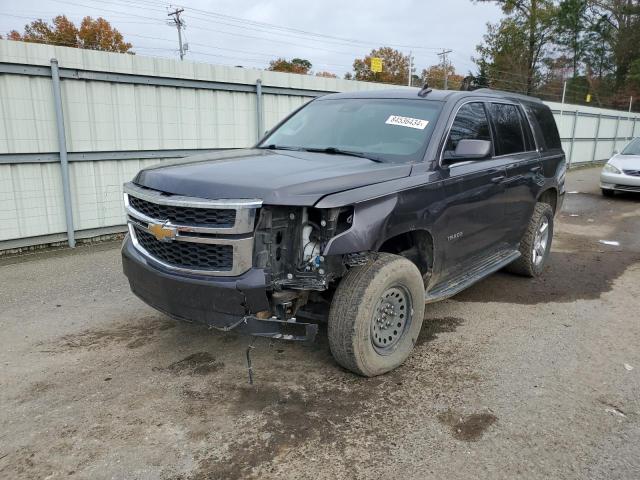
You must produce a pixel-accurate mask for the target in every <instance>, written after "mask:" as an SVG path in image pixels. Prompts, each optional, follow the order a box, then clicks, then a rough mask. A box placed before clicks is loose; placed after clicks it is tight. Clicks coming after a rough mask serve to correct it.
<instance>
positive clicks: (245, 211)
mask: <svg viewBox="0 0 640 480" xmlns="http://www.w3.org/2000/svg"><path fill="white" fill-rule="evenodd" d="M129 185H131V184H128V183H127V184H125V186H124V190H125V193H124V207H125V210H126V211H127V214H129V215H131V216H132V217H134V218H137V219H138V220H141V221H143V222H147V223H159V224H163V225H166V226H168V227H174V228H176V229H178V230H182V231H184V232H197V233H223V234H243V233H253V229H254V224H255V219H256V210H257V208H258V207H259V206H260V205H262V200H228V201H227V200H224V202H229V203H226V204H225V205H224V206H218V205H220V204H219V203H215V204H206V206H205V205H204V203H202V202H201V203H200V204H199V205H198V206H197V207H195V206H190V205H186V204H185V203H169V201H173V197H170V198H172V200H169V199H167V198H162V197H161V198H160V199H158V198H157V197H155V196H154V195H153V194H151V195H148V192H143V195H144V196H143V195H140V194H138V193H137V192H136V193H132V190H133V189H131V188H129V187H128V186H129ZM135 188H138V187H135ZM129 195H131V196H132V197H136V198H140V199H141V200H145V201H148V202H151V203H155V204H158V205H170V206H182V207H188V208H218V209H227V210H230V209H234V210H235V211H236V219H235V223H234V225H233V226H232V227H200V226H198V225H184V224H177V223H172V222H170V221H169V220H168V219H162V218H152V217H149V216H147V215H145V214H144V213H142V212H139V211H137V210H136V209H135V208H133V207H132V206H131V204H130V203H129ZM158 196H159V195H158ZM178 198H179V199H185V198H190V197H178ZM160 200H162V201H160ZM191 200H200V199H190V201H189V202H190V203H192V202H191ZM163 202H164V203H163ZM178 202H181V200H178ZM203 202H204V201H203ZM212 202H222V200H212ZM231 202H239V203H231ZM241 202H244V203H241Z"/></svg>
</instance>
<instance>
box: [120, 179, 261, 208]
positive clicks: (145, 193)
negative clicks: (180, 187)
mask: <svg viewBox="0 0 640 480" xmlns="http://www.w3.org/2000/svg"><path fill="white" fill-rule="evenodd" d="M124 193H128V194H129V195H131V196H133V197H137V198H140V199H142V200H146V201H148V202H151V203H157V204H158V205H170V206H174V207H191V208H219V209H225V208H226V209H238V208H260V207H261V206H262V200H260V199H257V198H248V199H247V198H244V199H220V200H209V199H206V198H195V197H185V196H182V195H169V196H167V195H163V194H162V192H158V191H156V190H150V189H148V188H141V187H138V186H137V185H136V184H134V183H133V182H128V183H125V184H124Z"/></svg>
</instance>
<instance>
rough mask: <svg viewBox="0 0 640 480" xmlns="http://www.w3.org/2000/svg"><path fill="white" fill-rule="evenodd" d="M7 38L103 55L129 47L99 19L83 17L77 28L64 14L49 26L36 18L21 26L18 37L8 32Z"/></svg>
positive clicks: (128, 48) (129, 48) (120, 35)
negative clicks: (97, 52)
mask: <svg viewBox="0 0 640 480" xmlns="http://www.w3.org/2000/svg"><path fill="white" fill-rule="evenodd" d="M8 38H9V39H10V40H18V41H23V42H33V43H47V44H52V45H64V46H67V47H75V48H86V49H91V50H102V51H106V52H119V53H131V52H130V50H131V48H132V45H131V44H130V43H127V42H125V41H124V38H123V37H122V34H121V33H120V32H119V31H118V30H116V29H115V28H113V27H111V24H109V22H108V21H106V20H105V19H104V18H102V17H99V18H97V19H95V20H94V19H93V18H91V17H84V18H83V19H82V23H81V25H80V28H79V29H78V28H77V27H76V26H75V25H74V24H73V22H72V21H71V20H69V19H68V18H67V17H66V16H64V15H58V16H57V17H55V18H54V19H53V22H52V24H48V23H47V22H45V21H44V20H42V19H38V20H34V21H33V22H31V23H29V24H27V25H25V27H24V33H22V34H20V33H19V32H18V31H16V30H12V31H11V32H9V35H8Z"/></svg>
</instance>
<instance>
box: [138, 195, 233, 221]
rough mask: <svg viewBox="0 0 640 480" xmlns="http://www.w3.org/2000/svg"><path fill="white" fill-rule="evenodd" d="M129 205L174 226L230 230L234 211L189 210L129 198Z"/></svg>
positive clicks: (219, 209)
mask: <svg viewBox="0 0 640 480" xmlns="http://www.w3.org/2000/svg"><path fill="white" fill-rule="evenodd" d="M129 204H130V205H131V206H132V207H133V208H134V209H136V210H137V211H138V212H140V213H144V214H145V215H147V216H148V217H152V218H157V219H159V220H169V221H170V222H172V223H175V224H182V225H202V226H211V227H221V228H231V227H233V225H234V223H235V221H236V211H235V210H233V209H230V208H191V207H176V206H172V205H159V204H157V203H151V202H149V201H147V200H143V199H141V198H136V197H129Z"/></svg>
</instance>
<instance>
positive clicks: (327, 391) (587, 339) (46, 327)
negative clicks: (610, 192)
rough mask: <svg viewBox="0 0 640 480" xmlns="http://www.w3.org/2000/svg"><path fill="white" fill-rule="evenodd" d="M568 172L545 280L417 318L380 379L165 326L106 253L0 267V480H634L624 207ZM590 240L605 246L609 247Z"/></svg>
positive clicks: (483, 287) (639, 364)
mask: <svg viewBox="0 0 640 480" xmlns="http://www.w3.org/2000/svg"><path fill="white" fill-rule="evenodd" d="M598 172H599V171H598V170H597V169H585V170H578V171H574V172H571V173H570V174H569V190H570V191H577V192H578V193H570V194H568V195H567V197H568V198H567V200H566V202H565V207H564V211H563V212H562V214H561V215H560V216H559V218H558V219H557V222H558V223H557V227H556V237H555V239H554V247H553V252H552V255H551V260H550V262H549V264H548V267H547V270H546V272H545V275H544V276H543V277H542V278H541V279H538V280H528V279H523V278H518V277H514V276H511V275H508V274H505V273H497V274H495V275H492V276H491V277H489V278H488V279H485V280H484V281H482V282H480V283H478V284H476V285H475V286H473V287H472V288H470V289H469V290H467V291H465V292H463V293H461V294H460V295H458V296H456V297H454V298H453V299H451V300H448V301H445V302H441V303H438V304H434V305H430V306H428V308H427V314H426V324H425V327H424V328H423V332H422V334H421V337H420V341H419V344H418V345H417V346H416V349H415V352H414V354H413V356H412V357H411V358H410V360H409V361H408V362H407V363H406V364H405V365H404V366H402V367H401V368H399V369H398V370H396V371H394V372H392V373H390V374H387V375H384V376H382V377H377V378H374V379H363V378H359V377H356V376H354V375H352V374H350V373H348V372H346V371H344V370H342V369H340V368H339V367H338V366H337V365H336V364H335V363H334V362H333V360H332V358H331V355H330V353H329V348H328V345H327V341H326V338H325V337H324V336H322V335H321V338H320V339H319V341H318V342H317V343H316V344H315V345H314V346H312V347H305V346H302V345H296V344H290V343H273V344H270V343H269V342H268V341H265V340H259V341H258V342H257V343H256V348H255V350H254V351H253V363H254V367H255V378H256V384H255V385H254V386H253V387H251V386H249V385H248V382H247V372H246V369H245V364H244V354H245V350H246V348H247V345H248V344H249V340H248V339H247V338H245V337H241V336H238V335H235V334H227V335H222V334H217V333H211V332H209V331H207V330H206V329H204V328H201V327H199V326H195V325H188V324H180V323H176V322H174V321H172V320H169V319H168V318H166V317H164V316H163V315H161V314H159V313H156V312H155V311H154V310H152V309H150V308H149V307H147V306H145V305H144V304H143V303H141V302H140V301H139V300H138V299H136V298H135V297H134V296H133V295H132V294H131V293H130V292H129V288H128V285H127V282H126V279H125V278H124V276H123V275H122V273H121V269H120V260H119V250H118V247H119V245H118V244H115V243H105V244H100V245H98V246H95V245H94V246H90V247H81V248H78V249H76V251H74V252H70V251H58V252H49V253H39V254H33V255H24V256H20V257H15V258H7V259H3V260H1V261H0V275H1V277H0V278H2V281H1V283H0V306H1V307H2V308H1V311H0V326H1V327H2V335H1V336H0V407H1V408H0V478H7V479H12V480H13V479H22V478H25V479H26V478H28V479H33V478H63V477H64V478H91V479H102V478H116V479H121V478H122V479H124V478H127V479H157V478H160V479H185V480H186V479H201V478H211V479H213V478H220V479H236V478H264V479H269V478H296V479H304V478H311V479H314V480H319V479H325V478H327V479H335V478H403V479H410V478H416V479H424V478H436V479H442V478H447V479H453V478H465V479H466V478H481V479H483V478H491V479H497V478H505V479H512V478H514V477H521V478H527V479H531V478H541V479H542V478H545V479H547V478H555V479H564V478H576V479H577V478H589V479H605V478H606V479H623V478H624V479H637V478H640V456H639V455H638V452H640V400H639V399H640V388H639V387H640V349H639V348H638V345H639V344H640V322H639V320H640V319H639V317H640V314H639V311H640V308H639V303H640V302H639V301H638V297H639V296H640V203H639V202H640V197H638V196H635V197H634V196H617V197H615V198H613V199H604V198H603V197H601V196H600V194H599V190H598V187H597V176H598ZM599 240H615V241H618V242H620V246H611V245H604V244H601V243H599V242H598V241H599Z"/></svg>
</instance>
